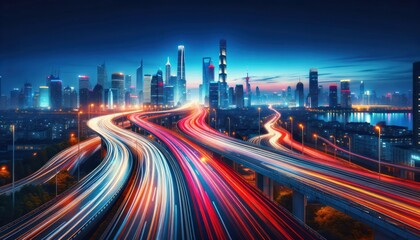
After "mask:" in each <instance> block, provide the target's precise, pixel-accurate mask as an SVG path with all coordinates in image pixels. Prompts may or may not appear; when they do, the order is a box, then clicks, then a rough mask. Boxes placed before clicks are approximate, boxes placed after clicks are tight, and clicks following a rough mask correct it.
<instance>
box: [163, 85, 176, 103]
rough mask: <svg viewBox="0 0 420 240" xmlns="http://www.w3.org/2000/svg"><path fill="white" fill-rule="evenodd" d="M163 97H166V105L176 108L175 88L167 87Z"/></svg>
mask: <svg viewBox="0 0 420 240" xmlns="http://www.w3.org/2000/svg"><path fill="white" fill-rule="evenodd" d="M163 95H164V101H165V104H166V105H168V107H173V106H174V104H175V103H174V86H165V87H164V88H163Z"/></svg>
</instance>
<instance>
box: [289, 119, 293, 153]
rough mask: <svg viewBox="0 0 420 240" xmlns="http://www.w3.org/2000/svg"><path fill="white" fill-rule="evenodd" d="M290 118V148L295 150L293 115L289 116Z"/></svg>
mask: <svg viewBox="0 0 420 240" xmlns="http://www.w3.org/2000/svg"><path fill="white" fill-rule="evenodd" d="M289 120H290V150H293V142H292V141H293V117H289Z"/></svg>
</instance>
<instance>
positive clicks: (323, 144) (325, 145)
mask: <svg viewBox="0 0 420 240" xmlns="http://www.w3.org/2000/svg"><path fill="white" fill-rule="evenodd" d="M322 146H324V147H325V148H324V150H325V153H327V144H325V143H322Z"/></svg>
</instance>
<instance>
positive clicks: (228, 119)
mask: <svg viewBox="0 0 420 240" xmlns="http://www.w3.org/2000/svg"><path fill="white" fill-rule="evenodd" d="M227 119H228V120H229V137H230V117H227Z"/></svg>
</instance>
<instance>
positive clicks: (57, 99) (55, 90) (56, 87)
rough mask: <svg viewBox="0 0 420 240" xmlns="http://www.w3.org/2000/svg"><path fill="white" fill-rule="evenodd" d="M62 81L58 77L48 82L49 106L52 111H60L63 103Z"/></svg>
mask: <svg viewBox="0 0 420 240" xmlns="http://www.w3.org/2000/svg"><path fill="white" fill-rule="evenodd" d="M62 85H63V83H62V81H61V80H60V79H58V77H54V78H51V81H50V106H51V109H52V110H60V109H61V107H62V102H63V92H62V91H63V90H62V89H63V88H62Z"/></svg>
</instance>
